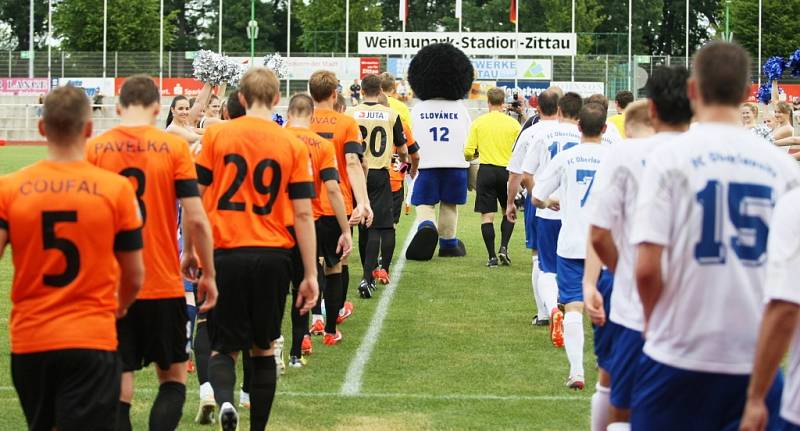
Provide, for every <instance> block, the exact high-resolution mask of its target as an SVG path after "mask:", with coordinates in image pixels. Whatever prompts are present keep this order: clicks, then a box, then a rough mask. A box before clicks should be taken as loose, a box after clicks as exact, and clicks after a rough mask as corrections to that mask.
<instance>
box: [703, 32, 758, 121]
mask: <svg viewBox="0 0 800 431" xmlns="http://www.w3.org/2000/svg"><path fill="white" fill-rule="evenodd" d="M750 64H751V61H750V54H748V53H747V51H745V50H744V48H742V47H741V46H739V45H738V44H735V43H730V42H721V41H714V42H709V43H707V44H706V45H705V46H704V47H702V48H700V51H698V52H697V55H695V57H694V64H693V65H694V67H693V69H692V72H693V75H694V76H696V77H697V87H698V90H699V92H700V95H701V96H702V97H703V101H704V102H705V103H706V104H709V105H724V106H735V107H738V106H739V104H740V103H742V100H744V98H745V97H746V95H747V94H748V93H749V91H750Z"/></svg>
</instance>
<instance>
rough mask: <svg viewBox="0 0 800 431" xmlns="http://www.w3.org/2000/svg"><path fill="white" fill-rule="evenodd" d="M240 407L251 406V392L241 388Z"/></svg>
mask: <svg viewBox="0 0 800 431" xmlns="http://www.w3.org/2000/svg"><path fill="white" fill-rule="evenodd" d="M239 407H244V408H246V409H249V408H250V394H248V393H247V392H245V391H243V390H241V389H240V390H239Z"/></svg>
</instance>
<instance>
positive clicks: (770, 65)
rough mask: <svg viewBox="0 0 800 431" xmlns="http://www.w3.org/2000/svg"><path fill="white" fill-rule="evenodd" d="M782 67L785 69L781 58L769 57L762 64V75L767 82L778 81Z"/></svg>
mask: <svg viewBox="0 0 800 431" xmlns="http://www.w3.org/2000/svg"><path fill="white" fill-rule="evenodd" d="M784 67H786V60H784V58H783V57H778V56H775V57H770V58H769V59H767V61H766V62H765V63H764V75H766V76H767V80H768V81H774V80H776V79H780V77H781V76H782V75H783V68H784Z"/></svg>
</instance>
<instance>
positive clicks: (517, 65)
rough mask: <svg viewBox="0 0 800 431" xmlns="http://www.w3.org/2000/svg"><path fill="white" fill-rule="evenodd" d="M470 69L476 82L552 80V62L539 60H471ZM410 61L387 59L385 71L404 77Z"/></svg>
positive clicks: (394, 58) (405, 59)
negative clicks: (473, 69)
mask: <svg viewBox="0 0 800 431" xmlns="http://www.w3.org/2000/svg"><path fill="white" fill-rule="evenodd" d="M471 61H472V67H474V68H475V79H476V80H478V81H492V80H498V79H529V80H540V79H541V80H544V81H549V80H551V79H553V62H552V61H551V60H549V59H541V58H520V59H519V60H514V59H511V60H494V59H489V58H473V59H472V60H471ZM409 63H411V59H407V58H396V57H393V58H389V60H388V61H387V64H386V65H387V70H388V71H389V73H391V74H392V75H394V76H397V77H405V76H406V74H407V73H408V65H409Z"/></svg>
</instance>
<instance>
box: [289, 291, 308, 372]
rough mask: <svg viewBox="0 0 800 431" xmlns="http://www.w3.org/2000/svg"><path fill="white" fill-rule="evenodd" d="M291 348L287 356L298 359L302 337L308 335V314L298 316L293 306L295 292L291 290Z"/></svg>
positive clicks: (295, 296)
mask: <svg viewBox="0 0 800 431" xmlns="http://www.w3.org/2000/svg"><path fill="white" fill-rule="evenodd" d="M292 299H293V300H292V306H291V307H290V308H291V309H292V347H291V350H290V351H289V355H291V356H297V357H298V358H299V357H300V354H301V346H302V344H303V337H305V336H306V334H308V324H309V321H308V313H306V314H304V315H302V316H301V315H300V310H298V309H297V307H295V306H294V303H295V300H296V299H297V291H296V290H292Z"/></svg>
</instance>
